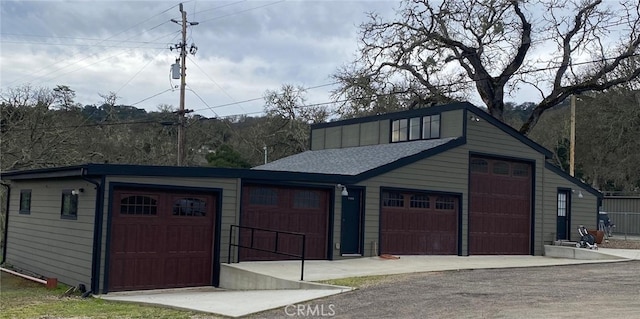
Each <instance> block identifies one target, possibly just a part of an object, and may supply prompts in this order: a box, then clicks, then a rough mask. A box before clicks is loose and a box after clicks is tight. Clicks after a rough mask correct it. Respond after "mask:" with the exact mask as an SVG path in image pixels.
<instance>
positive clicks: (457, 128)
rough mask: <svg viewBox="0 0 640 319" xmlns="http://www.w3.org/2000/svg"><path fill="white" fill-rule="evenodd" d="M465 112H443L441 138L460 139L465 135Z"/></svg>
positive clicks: (441, 116) (441, 115)
mask: <svg viewBox="0 0 640 319" xmlns="http://www.w3.org/2000/svg"><path fill="white" fill-rule="evenodd" d="M463 116H464V110H455V111H449V112H442V114H440V136H441V137H442V138H445V137H458V136H462V135H463V134H464V132H463V127H464V121H463Z"/></svg>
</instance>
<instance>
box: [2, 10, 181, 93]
mask: <svg viewBox="0 0 640 319" xmlns="http://www.w3.org/2000/svg"><path fill="white" fill-rule="evenodd" d="M176 6H177V5H173V6H171V7H169V8H168V9H165V10H164V11H162V12H160V13H157V14H155V15H153V16H151V17H149V18H147V19H145V20H143V21H141V22H138V23H136V24H134V25H132V26H130V27H128V28H126V29H124V30H122V31H120V32H118V33H116V34H113V35H111V36H109V37H107V38H105V39H102V40H100V41H99V42H97V43H95V45H97V44H100V43H102V42H105V41H108V40H110V39H112V38H114V37H116V36H118V35H120V34H122V33H124V32H126V31H129V30H131V29H133V28H135V27H137V26H139V25H141V24H143V23H145V22H147V21H149V20H151V19H153V18H155V17H157V16H160V15H162V14H164V13H166V12H168V11H169V10H171V9H173V8H175V7H176ZM166 22H168V21H165V22H163V24H164V23H166ZM156 27H157V26H155V27H153V28H156ZM140 34H142V33H139V34H136V35H133V36H131V37H129V38H128V39H126V40H121V41H127V40H129V39H131V38H133V37H134V36H137V35H140ZM81 53H83V54H84V52H78V53H76V54H74V55H73V56H71V57H69V58H67V59H66V60H72V59H73V58H75V57H76V56H78V55H80V54H81ZM88 57H89V56H87V57H85V58H84V59H81V60H80V61H83V60H86V59H87V58H88ZM63 61H65V60H64V59H63V60H60V61H57V62H54V63H53V64H50V65H48V66H46V67H44V68H41V69H39V70H38V71H35V72H32V73H30V74H27V75H25V76H23V77H21V78H18V79H16V80H14V81H11V82H9V83H8V84H7V86H10V85H12V84H13V83H15V82H17V81H20V80H21V79H24V78H26V77H30V76H32V75H34V74H37V73H40V72H41V71H43V70H46V69H48V68H50V67H52V66H55V65H57V64H60V63H61V62H63ZM80 61H76V62H74V63H72V64H69V65H67V66H65V67H62V68H60V69H57V70H54V71H52V72H49V73H47V74H45V75H43V76H39V77H37V78H36V79H39V78H42V77H45V76H47V75H49V74H51V73H53V72H57V71H59V70H63V69H65V68H67V67H69V66H71V65H74V64H76V63H78V62H80ZM32 81H33V80H32Z"/></svg>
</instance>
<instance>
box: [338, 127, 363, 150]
mask: <svg viewBox="0 0 640 319" xmlns="http://www.w3.org/2000/svg"><path fill="white" fill-rule="evenodd" d="M341 134H342V143H341V145H340V146H341V147H343V148H345V147H354V146H360V124H351V125H345V126H343V127H342V132H341Z"/></svg>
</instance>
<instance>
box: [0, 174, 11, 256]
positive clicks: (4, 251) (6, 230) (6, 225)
mask: <svg viewBox="0 0 640 319" xmlns="http://www.w3.org/2000/svg"><path fill="white" fill-rule="evenodd" d="M0 185H2V186H4V187H6V188H7V203H6V207H5V209H6V210H5V216H4V234H3V236H2V237H3V238H2V244H3V245H4V247H3V249H2V263H4V262H5V261H6V260H7V234H8V233H9V202H10V200H11V186H10V185H9V184H5V183H4V182H0Z"/></svg>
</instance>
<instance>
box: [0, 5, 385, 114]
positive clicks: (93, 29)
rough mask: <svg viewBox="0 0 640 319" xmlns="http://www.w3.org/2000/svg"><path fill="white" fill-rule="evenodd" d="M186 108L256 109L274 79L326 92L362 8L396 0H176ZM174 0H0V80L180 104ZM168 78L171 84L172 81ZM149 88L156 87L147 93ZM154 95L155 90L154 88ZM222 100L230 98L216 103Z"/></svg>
mask: <svg viewBox="0 0 640 319" xmlns="http://www.w3.org/2000/svg"><path fill="white" fill-rule="evenodd" d="M183 3H184V10H185V11H186V12H187V20H188V21H194V22H199V25H196V26H193V27H190V28H189V29H188V34H187V43H188V45H189V46H190V45H191V44H192V43H193V44H195V45H196V46H197V47H198V50H197V53H196V54H195V55H189V56H188V59H187V63H186V65H187V72H186V74H187V78H186V79H187V89H188V90H187V92H186V108H187V109H193V110H195V111H196V113H198V114H201V115H203V116H207V117H211V116H226V115H234V114H251V115H258V114H259V112H261V111H262V110H263V106H264V103H263V100H261V99H260V100H256V101H252V102H247V103H242V102H243V101H246V100H250V99H255V98H261V97H262V96H263V95H264V93H265V91H266V90H277V89H279V88H280V87H281V86H282V84H285V83H287V84H294V85H300V86H303V87H316V86H323V85H325V86H323V87H320V88H315V89H310V90H308V93H307V98H308V101H307V103H322V102H328V101H330V100H331V99H330V96H329V91H330V90H331V89H333V88H335V86H331V85H327V84H330V83H332V82H333V81H332V79H331V75H332V74H333V73H335V71H336V69H337V68H338V67H339V66H341V65H343V64H346V63H348V62H350V61H352V60H353V58H354V56H355V54H356V50H357V46H358V42H357V37H358V25H360V23H362V22H363V21H366V13H367V12H370V11H376V12H378V13H380V14H381V15H383V16H392V15H393V14H394V9H395V8H397V7H398V1H390V0H385V1H350V2H345V1H279V0H275V1H256V0H251V1H201V0H200V1H184V2H183ZM178 4H179V2H178V1H96V2H94V1H71V2H62V1H4V0H2V1H1V2H0V6H1V12H2V16H1V17H0V21H1V33H2V37H1V43H0V44H1V54H2V56H1V59H0V70H1V74H0V76H1V77H0V80H1V88H2V90H6V89H7V88H15V87H18V86H21V85H23V84H25V83H29V84H30V85H31V86H33V87H48V88H55V87H56V86H57V85H68V86H69V87H70V88H71V89H73V90H75V91H76V94H77V98H76V101H77V102H79V103H81V104H83V105H85V104H100V103H101V101H102V98H100V96H99V95H98V94H99V93H103V94H104V93H108V92H116V93H117V95H118V96H119V97H120V100H119V104H125V105H134V106H136V107H141V108H145V109H147V110H149V111H153V110H157V106H158V105H159V104H170V105H173V106H175V107H177V106H178V105H179V90H178V89H175V88H176V86H178V85H179V80H171V79H170V73H169V70H170V65H171V64H172V63H174V62H175V60H176V58H178V54H177V52H176V51H170V50H169V49H168V48H169V46H170V45H172V44H176V43H178V42H179V41H180V38H181V35H180V26H179V25H178V24H176V23H173V22H171V21H170V19H176V20H178V21H179V20H181V16H180V12H179V10H178ZM172 88H174V89H173V90H172ZM156 95H157V96H156ZM154 96H155V97H154ZM226 104H233V105H228V106H224V105H226Z"/></svg>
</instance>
